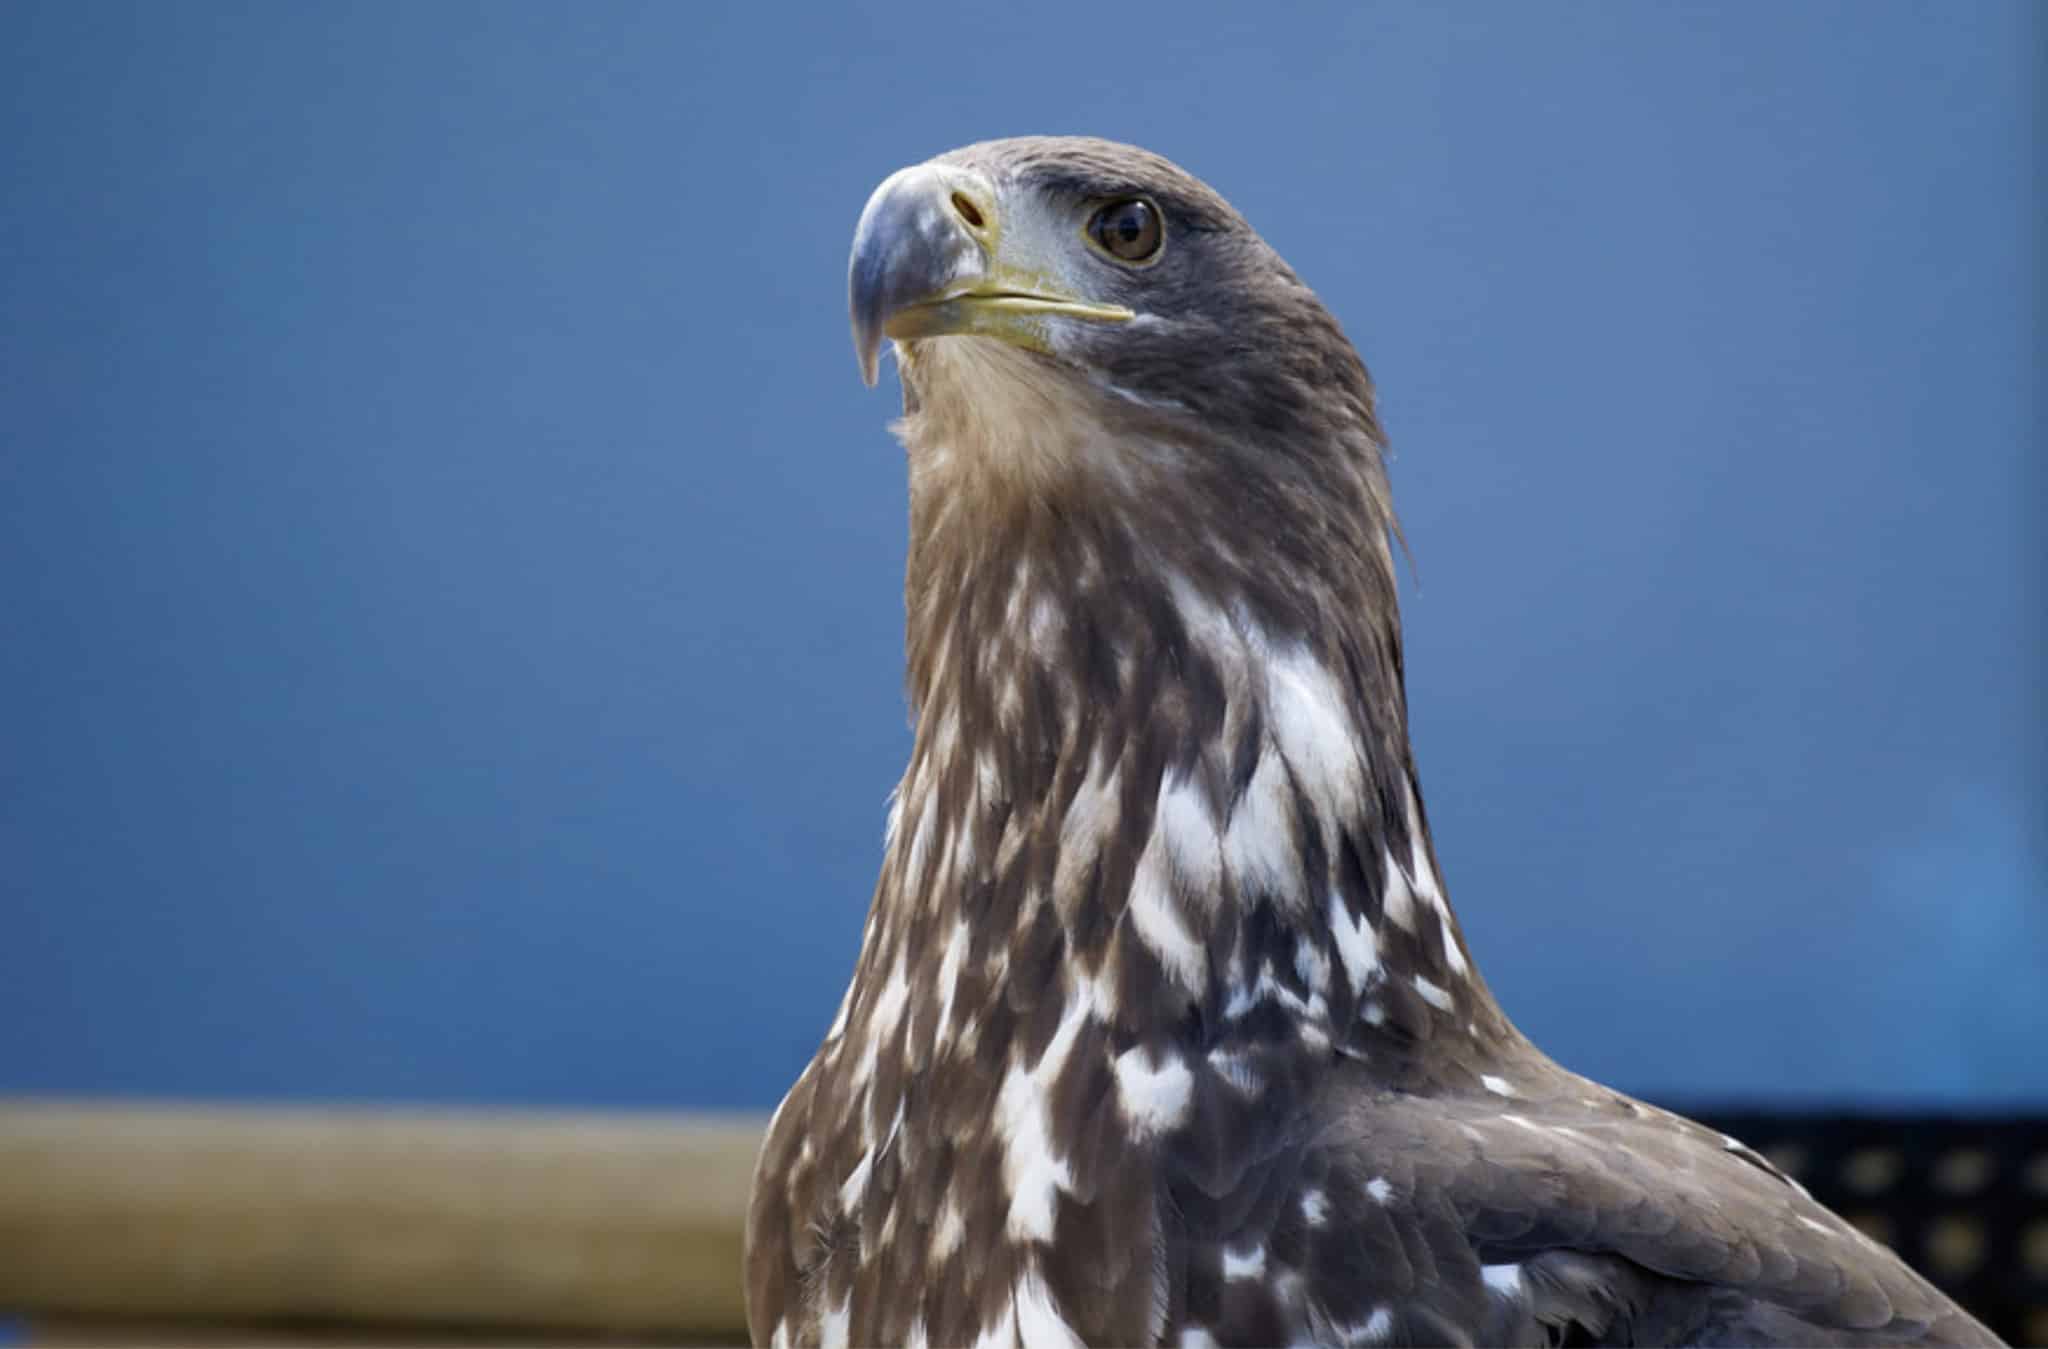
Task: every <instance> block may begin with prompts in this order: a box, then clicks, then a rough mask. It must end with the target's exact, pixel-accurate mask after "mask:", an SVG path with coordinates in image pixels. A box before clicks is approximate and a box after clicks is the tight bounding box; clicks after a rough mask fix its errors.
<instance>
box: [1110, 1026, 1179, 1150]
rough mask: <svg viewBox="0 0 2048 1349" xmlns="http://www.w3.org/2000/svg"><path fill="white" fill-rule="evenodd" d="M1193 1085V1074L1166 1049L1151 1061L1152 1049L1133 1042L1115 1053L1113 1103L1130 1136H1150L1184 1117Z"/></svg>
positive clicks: (1174, 1125)
mask: <svg viewBox="0 0 2048 1349" xmlns="http://www.w3.org/2000/svg"><path fill="white" fill-rule="evenodd" d="M1194 1085H1195V1078H1194V1074H1193V1073H1190V1072H1189V1071H1188V1065H1187V1060H1185V1059H1183V1058H1182V1057H1181V1056H1180V1055H1179V1054H1175V1053H1171V1052H1169V1053H1168V1054H1167V1055H1166V1058H1165V1061H1164V1062H1162V1063H1157V1064H1155V1063H1154V1061H1153V1056H1152V1052H1151V1051H1150V1050H1149V1049H1146V1048H1144V1047H1143V1046H1137V1047H1134V1048H1131V1049H1127V1050H1125V1051H1124V1052H1123V1053H1121V1054H1119V1055H1117V1057H1116V1096H1117V1105H1118V1106H1119V1107H1120V1108H1121V1109H1122V1110H1123V1114H1124V1118H1125V1119H1126V1120H1128V1121H1129V1122H1130V1126H1131V1135H1132V1137H1133V1138H1134V1139H1137V1140H1140V1141H1142V1140H1144V1139H1148V1138H1152V1137H1154V1136H1156V1135H1158V1134H1160V1133H1162V1132H1164V1131H1166V1130H1168V1129H1171V1128H1174V1127H1176V1126H1177V1125H1179V1124H1180V1123H1181V1122H1182V1121H1183V1120H1185V1119H1186V1118H1187V1115H1188V1103H1189V1100H1190V1098H1191V1097H1192V1095H1193V1092H1194Z"/></svg>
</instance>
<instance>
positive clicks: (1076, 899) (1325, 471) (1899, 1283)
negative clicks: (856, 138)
mask: <svg viewBox="0 0 2048 1349" xmlns="http://www.w3.org/2000/svg"><path fill="white" fill-rule="evenodd" d="M1133 201H1136V202H1139V203H1140V204H1141V205H1140V206H1139V207H1131V206H1130V205H1129V203H1131V202H1133ZM1105 210H1110V211H1113V212H1120V214H1117V215H1115V217H1114V218H1113V219H1110V220H1109V222H1108V225H1107V226H1105V224H1104V219H1105V217H1104V215H1103V212H1104V211H1105ZM1150 224H1156V225H1157V226H1159V229H1158V232H1157V239H1156V242H1157V247H1156V250H1154V251H1147V246H1148V244H1150V243H1152V242H1153V240H1152V236H1150V235H1149V234H1148V233H1147V229H1148V227H1149V225H1150ZM851 292H852V296H851V298H852V310H853V320H854V328H855V337H856V344H857V346H858V347H859V348H860V354H861V358H862V362H863V366H864V370H865V372H866V373H867V374H868V375H869V377H870V378H872V376H873V371H874V361H875V356H876V353H877V349H878V348H879V346H880V344H881V342H882V341H883V339H884V337H885V336H886V337H892V338H895V339H896V352H897V357H898V361H899V364H900V368H901V372H902V379H903V386H904V417H903V420H902V422H901V423H900V424H899V426H898V431H899V434H900V435H901V437H902V440H903V442H904V445H905V446H906V448H907V450H908V455H909V466H910V506H911V520H910V528H911V546H910V561H909V574H908V584H907V609H908V657H909V685H910V695H911V700H912V704H913V707H914V710H915V713H916V727H917V729H916V740H915V745H914V748H913V749H912V752H911V758H910V764H909V767H908V770H907V771H906V773H905V775H904V778H903V781H902V784H901V786H900V787H899V789H898V792H897V795H896V798H895V803H894V806H893V808H892V810H891V812H890V817H889V824H888V832H887V855H886V858H885V860H884V862H883V867H882V875H881V879H880V883H879V885H878V886H877V889H876V893H875V898H874V903H873V907H872V910H871V912H870V914H869V917H868V921H867V926H866V929H865V933H864V936H863V940H862V945H861V951H860V955H859V959H858V963H857V965H856V967H855V970H854V975H853V979H852V982H851V985H850V986H849V987H848V989H847V991H846V996H845V999H844V1001H843V1002H842V1004H841V1006H840V1010H839V1013H838V1016H837V1018H836V1019H835V1020H834V1022H833V1024H832V1027H831V1029H830V1031H829V1032H828V1034H827V1036H826V1038H825V1041H824V1044H823V1045H822V1046H821V1047H820V1049H819V1050H818V1053H817V1056H816V1057H815V1058H814V1059H813V1060H812V1062H811V1064H810V1066H809V1067H808V1068H807V1069H805V1071H804V1073H803V1075H802V1076H801V1078H799V1079H798V1081H797V1083H796V1085H795V1086H794V1087H793V1088H792V1089H791V1091H790V1093H789V1095H788V1097H787V1098H786V1099H785V1100H784V1102H783V1103H782V1106H781V1108H780V1109H779V1110H778V1112H777V1114H776V1117H775V1120H774V1123H773V1125H772V1126H771V1128H770V1131H769V1136H768V1139H767V1142H766V1145H765V1147H764V1150H763V1152H762V1155H761V1161H760V1166H759V1172H758V1175H757V1178H756V1181H755V1191H754V1198H753V1204H752V1208H751V1212H750V1215H749V1222H748V1235H747V1293H748V1315H749V1319H750V1324H751V1330H752V1334H753V1337H754V1339H755V1341H756V1342H757V1343H760V1344H777V1345H780V1344H785V1343H788V1344H799V1343H824V1344H848V1343H852V1344H932V1345H954V1344H968V1343H987V1344H1010V1343H1012V1342H1022V1343H1025V1344H1032V1345H1038V1344H1074V1343H1088V1344H1118V1345H1132V1344H1158V1343H1179V1344H1212V1343H1215V1344H1281V1343H1290V1342H1302V1341H1309V1342H1317V1343H1328V1344H1392V1343H1431V1344H1453V1343H1479V1344H1557V1343H1583V1344H1592V1343H1617V1344H1619V1343H1653V1342H1654V1343H1667V1342H1668V1343H1700V1344H1709V1343H1714V1344H1718V1343H1744V1344H1754V1343H1764V1342H1781V1341H1782V1342H1792V1343H1801V1344H1822V1343H1848V1342H1855V1343H1989V1342H1991V1339H1990V1336H1989V1334H1988V1333H1987V1332H1986V1331H1985V1330H1984V1329H1983V1327H1982V1326H1980V1325H1979V1324H1977V1323H1976V1322H1975V1321H1973V1320H1972V1319H1970V1318H1969V1317H1968V1316H1967V1315H1966V1314H1965V1313H1963V1312H1962V1311H1961V1310H1959V1309H1958V1308H1957V1307H1955V1306H1954V1305H1953V1304H1952V1303H1950V1302H1949V1301H1948V1300H1947V1299H1945V1298H1944V1297H1942V1296H1941V1295H1940V1294H1939V1293H1937V1292H1936V1291H1935V1290H1934V1289H1932V1288H1931V1287H1930V1286H1929V1285H1928V1284H1927V1283H1925V1282H1924V1281H1923V1280H1921V1279H1920V1278H1919V1277H1918V1276H1917V1275H1915V1274H1914V1273H1913V1272H1911V1271H1910V1270H1909V1269H1907V1267H1906V1266H1905V1265H1904V1264H1902V1263H1901V1262H1900V1261H1899V1260H1898V1259H1897V1258H1895V1257H1894V1256H1892V1255H1891V1254H1890V1253H1889V1252H1887V1251H1885V1250H1884V1249H1882V1248H1881V1247H1879V1246H1877V1245H1876V1244H1874V1243H1872V1242H1871V1241H1869V1240H1868V1239H1867V1238H1865V1237H1864V1236H1862V1235H1861V1234H1859V1233H1858V1232H1857V1231H1856V1230H1855V1229H1854V1228H1852V1227H1851V1226H1849V1225H1848V1224H1846V1223H1844V1222H1843V1221H1842V1220H1840V1219H1839V1218H1837V1217H1836V1216H1834V1215H1833V1214H1831V1213H1829V1212H1828V1211H1826V1210H1825V1209H1823V1208H1821V1207H1820V1206H1819V1205H1817V1204H1815V1203H1814V1202H1813V1201H1812V1200H1810V1199H1809V1198H1808V1197H1807V1196H1806V1195H1805V1193H1804V1192H1803V1191H1802V1190H1800V1188H1799V1187H1798V1186H1797V1185H1795V1184H1794V1183H1793V1182H1791V1181H1790V1180H1788V1179H1787V1178H1785V1177H1784V1176H1783V1175H1781V1174H1780V1173H1779V1172H1777V1171H1776V1170H1774V1169H1773V1168H1772V1167H1771V1165H1770V1164H1769V1163H1768V1162H1767V1161H1765V1160H1764V1159H1763V1158H1761V1157H1759V1156H1758V1155H1757V1154H1756V1153H1754V1152H1752V1151H1750V1150H1749V1149H1747V1148H1745V1147H1743V1146H1742V1145H1741V1144H1739V1143H1737V1142H1735V1141H1734V1140H1732V1139H1728V1138H1725V1137H1723V1136H1721V1135H1719V1134H1716V1133H1714V1132H1711V1131H1709V1130H1707V1129H1704V1128H1702V1127H1700V1126H1698V1125H1695V1124H1693V1123H1690V1122H1688V1121H1686V1120H1683V1119H1680V1118H1678V1117H1676V1116H1673V1115H1670V1114H1667V1113H1665V1112H1663V1111H1660V1110H1656V1109H1653V1108H1651V1107H1649V1106H1645V1105H1642V1104H1639V1103H1637V1102H1635V1101H1632V1100H1629V1099H1628V1098H1626V1097H1623V1096H1620V1095H1618V1094H1616V1093H1615V1092H1612V1091H1610V1090H1608V1089H1606V1088H1604V1087H1601V1086H1598V1085H1596V1084H1594V1083H1592V1082H1589V1081H1587V1080H1585V1079H1583V1078H1580V1077H1577V1076H1575V1075H1574V1074H1572V1073H1569V1072H1567V1071H1565V1070H1564V1069H1562V1068H1560V1067H1559V1066H1557V1065H1556V1064H1555V1063H1553V1062H1551V1061H1550V1060H1549V1059H1548V1058H1546V1057H1545V1056H1544V1055H1543V1054H1542V1053H1540V1052H1539V1051H1538V1050H1536V1049H1535V1048H1534V1047H1533V1046H1532V1045H1530V1044H1529V1042H1528V1041H1526V1040H1525V1039H1523V1038H1522V1036H1521V1035H1520V1034H1519V1033H1518V1032H1517V1031H1516V1030H1515V1028H1514V1027H1513V1026H1512V1025H1511V1024H1510V1023H1509V1022H1508V1020H1507V1018H1506V1017H1505V1016H1504V1015H1503V1014H1502V1012H1501V1010H1500V1008H1499V1007H1498V1006H1497V1005H1496V1003H1495V1002H1494V999H1493V997H1492V995H1491V994H1490V993H1489V992H1488V991H1487V987H1486V985H1485V983H1484V981H1483V980H1482V979H1481V978H1480V976H1479V972H1478V970H1477V969H1476V968H1475V966H1474V964H1473V962H1472V959H1471V956H1470V953H1469V952H1468V950H1467V949H1466V946H1465V943H1464V940H1463V938H1462V936H1461V934H1460V932H1459V928H1458V923H1457V919H1456V918H1455V916H1454V915H1453V914H1452V912H1451V909H1450V906H1449V903H1448V902H1447V900H1446V899H1445V896H1444V888H1443V885H1442V882H1441V880H1440V876H1439V871H1438V868H1437V864H1436V858H1435V854H1434V851H1433V849H1432V847H1431V844H1430V838H1429V828H1428V823H1427V820H1426V817H1425V816H1424V813H1423V807H1422V798H1421V793H1420V790H1419V787H1418V785H1417V779H1416V774H1415V768H1414V764H1413V761H1412V758H1411V755H1410V751H1409V743H1408V725H1407V707H1406V697H1405V693H1404V691H1403V684H1402V666H1401V635H1400V623H1399V617H1398V613H1397V608H1396V592H1395V574H1394V567H1393V559H1392V555H1391V550H1390V546H1389V538H1390V534H1391V533H1392V530H1393V527H1394V526H1393V515H1392V511H1391V508H1390V505H1389V500H1388V490H1387V483H1386V477H1385V473H1384V470H1383V467H1382V464H1381V448H1382V443H1383V442H1382V436H1381V432H1380V427H1379V424H1378V422H1377V420H1376V417H1375V414H1374V406H1373V389H1372V384H1371V382H1370V380H1369V379H1368V377H1367V375H1366V371H1365V368H1364V366H1363V365H1362V364H1361V363H1360V361H1359V359H1358V356H1357V354H1356V353H1355V352H1354V351H1353V349H1352V347H1351V345H1350V343H1349V342H1348V341H1347V340H1346V339H1345V337H1344V334H1343V332H1342V330H1341V329H1340V328H1339V327H1338V325H1337V322H1336V320H1335V319H1333V318H1332V317H1331V316H1330V314H1329V313H1328V312H1327V311H1326V310H1325V309H1324V308H1323V306H1322V305H1321V303H1320V302H1318V300H1317V299H1316V297H1315V295H1314V294H1313V293H1312V292H1311V291H1310V290H1309V289H1308V288H1307V287H1306V286H1305V285H1303V284H1302V282H1301V281H1300V280H1299V279H1297V278H1296V277H1295V275H1294V273H1293V272H1291V271H1290V270H1288V268H1287V266H1286V265H1285V264H1284V263H1283V262H1281V260H1280V259H1279V258H1278V257H1277V256H1276V255H1275V254H1274V253H1273V252H1272V250H1271V249H1269V248H1268V247H1267V246H1266V245H1265V243H1264V242H1262V241H1261V240H1260V238H1259V237H1258V235H1257V234H1255V233H1254V232H1253V231H1252V230H1251V228H1250V227H1249V226H1247V225H1246V224H1245V222H1244V221H1243V220H1242V219H1241V218H1240V217H1239V216H1238V215H1237V213H1236V212H1235V211H1233V210H1232V209H1231V208H1230V206H1229V205H1228V204H1226V203H1225V202H1224V201H1223V200H1222V198H1220V197H1219V196H1217V195H1216V194H1215V193H1214V192H1213V191H1211V190H1210V189H1209V188H1208V187H1206V186H1204V185H1203V184H1202V183H1200V182H1198V181H1197V180H1195V179H1194V178H1192V177H1190V176H1189V175H1187V174H1185V173H1183V172H1182V171H1180V170H1179V169H1177V168H1175V167H1174V166H1173V165H1171V164H1169V163H1168V162H1166V161H1165V160H1163V159H1160V158H1158V157H1157V156H1154V155H1151V154H1148V153H1145V152H1143V151H1140V150H1136V149H1132V148H1130V147H1126V146H1120V145H1114V144H1110V143H1107V142H1103V141H1095V140H1079V139H1049V138H1032V139H1023V140H1010V141H997V142H990V143H986V144H981V145H975V146H970V147H968V148H966V149H963V150H959V151H956V152H954V153H952V154H949V155H946V156H943V157H942V158H940V159H938V160H935V161H932V162H931V163H930V164H926V165H921V166H918V167H917V168H914V169H910V170H905V171H904V172H902V173H899V174H897V175H896V176H894V177H892V178H891V179H890V180H889V181H888V182H886V183H884V184H883V186H882V187H881V188H880V189H878V190H877V191H876V193H875V195H874V197H873V198H872V199H871V201H870V202H869V204H868V207H867V210H866V212H865V214H864V215H863V217H862V220H861V224H860V228H859V231H858V233H857V235H856V239H855V245H854V255H853V261H852V268H851Z"/></svg>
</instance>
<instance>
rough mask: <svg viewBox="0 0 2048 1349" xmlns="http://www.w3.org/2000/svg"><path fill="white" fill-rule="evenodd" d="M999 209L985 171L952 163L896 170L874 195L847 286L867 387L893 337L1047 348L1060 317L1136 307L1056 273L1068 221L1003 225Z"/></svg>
mask: <svg viewBox="0 0 2048 1349" xmlns="http://www.w3.org/2000/svg"><path fill="white" fill-rule="evenodd" d="M1000 211H1001V205H1000V203H999V201H998V196H997V193H996V191H995V190H994V188H993V187H992V186H991V184H990V183H989V182H988V180H987V179H985V178H983V177H982V176H981V175H980V174H978V173H975V172H973V171H971V170H968V169H963V168H957V167H954V166H952V165H944V164H920V165H918V166H916V167H915V168H908V169H903V170H900V171H898V172H896V173H894V174H891V175H890V176H889V177H888V179H886V180H885V181H884V182H883V183H882V185H881V186H880V187H878V188H876V189H875V194H874V195H873V196H871V197H869V198H868V204H867V209H866V210H863V211H862V212H861V213H860V224H859V225H858V226H857V227H855V229H854V232H853V256H852V258H851V259H850V260H849V262H848V263H847V269H846V293H847V310H848V315H849V317H850V319H851V320H852V324H853V352H854V356H855V357H856V358H857V359H858V360H859V362H860V377H861V379H862V380H863V381H864V382H866V383H867V384H868V385H869V387H873V385H874V382H875V372H876V367H877V364H878V363H879V361H880V359H881V353H882V339H883V338H885V337H886V338H894V339H896V340H897V341H910V340H913V339H916V338H924V337H952V336H963V335H964V336H973V337H993V338H996V339H998V340H1000V341H1004V342H1009V343H1011V344H1012V345H1015V346H1020V347H1025V348H1027V349H1029V350H1032V351H1049V350H1050V349H1051V347H1050V342H1051V337H1050V330H1051V326H1052V322H1053V320H1055V319H1057V318H1070V319H1082V320H1086V321H1089V322H1094V323H1120V322H1123V321H1125V320H1127V319H1129V318H1130V317H1131V311H1130V310H1128V309H1126V308H1124V307H1123V306H1122V305H1113V304H1098V303H1095V302H1093V301H1090V300H1086V299H1083V298H1081V297H1080V296H1077V295H1075V294H1073V293H1071V290H1070V289H1068V288H1065V287H1063V286H1061V284H1060V283H1059V282H1058V281H1057V280H1056V279H1055V278H1056V276H1057V275H1058V271H1059V270H1062V267H1061V264H1062V263H1063V262H1064V261H1065V259H1062V258H1060V257H1058V256H1051V255H1052V254H1054V253H1056V252H1057V251H1058V248H1059V244H1058V243H1057V242H1054V240H1057V236H1058V235H1060V234H1062V233H1064V231H1057V230H1055V231H1045V230H1041V229H1005V227H1004V221H1003V219H1002V216H1001V214H1000ZM1020 223H1021V222H1020ZM1048 235H1050V236H1051V237H1050V238H1048ZM1034 238H1035V239H1037V240H1038V241H1039V244H1038V246H1033V245H1032V244H1031V242H1030V240H1031V239H1034ZM1072 242H1075V243H1078V242H1079V235H1078V232H1076V233H1075V234H1074V238H1073V240H1072ZM1034 255H1037V256H1034Z"/></svg>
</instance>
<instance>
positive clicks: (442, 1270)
mask: <svg viewBox="0 0 2048 1349" xmlns="http://www.w3.org/2000/svg"><path fill="white" fill-rule="evenodd" d="M763 1127H764V1123H763V1121H762V1120H760V1119H758V1118H752V1117H743V1116H728V1117H716V1116H691V1115H652V1114H650V1115H623V1114H606V1115H596V1114H592V1115H580V1114H538V1113H532V1114H529V1113H523V1112H513V1111H492V1112H488V1113H485V1112H470V1111H440V1110H418V1109H391V1110H368V1109H357V1108H346V1109H344V1108H334V1109H324V1108H249V1107H238V1106H212V1105H206V1106H200V1105H190V1106H187V1105H156V1104H148V1105H144V1104H133V1103H125V1102H123V1103H84V1102H76V1101H53V1100H37V1099H24V1098H7V1097H0V1309H5V1310H8V1311H15V1312H31V1313H35V1312H41V1313H51V1312H57V1313H71V1314H90V1315H94V1316H123V1317H156V1318H190V1319H210V1320H260V1319H318V1320H333V1321H347V1322H360V1323H367V1324H395V1325H404V1324H411V1325H444V1326H484V1327H491V1326H496V1327H508V1328H512V1327H534V1328H548V1329H560V1330H579V1329H580V1330H597V1331H607V1332H615V1333H631V1332H641V1333H645V1332H650V1331H661V1332H676V1333H682V1334H686V1335H691V1336H735V1337H738V1338H741V1339H743V1338H744V1336H745V1327H746V1317H745V1309H744V1305H743V1303H742V1300H741V1292H740V1288H741V1285H740V1237H741V1231H742V1226H743V1223H744V1220H745V1214H746V1198H747V1189H748V1184H749V1181H750V1179H751V1177H752V1174H753V1167H754V1155H755V1152H756V1150H757V1148H758V1147H759V1144H760V1138H761V1134H762V1130H763Z"/></svg>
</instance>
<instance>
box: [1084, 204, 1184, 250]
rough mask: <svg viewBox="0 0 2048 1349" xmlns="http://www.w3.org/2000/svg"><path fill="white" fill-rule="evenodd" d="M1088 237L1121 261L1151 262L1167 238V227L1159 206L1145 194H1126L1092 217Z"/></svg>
mask: <svg viewBox="0 0 2048 1349" xmlns="http://www.w3.org/2000/svg"><path fill="white" fill-rule="evenodd" d="M1088 238H1089V240H1090V241H1091V242H1092V243H1094V245H1095V246H1096V247H1097V248H1099V249H1101V250H1102V251H1103V252H1105V253H1107V254H1109V255H1110V256H1111V257H1113V258H1115V259H1116V260H1117V261H1118V262H1150V261H1151V260H1152V259H1153V258H1155V257H1157V256H1158V255H1159V246H1160V245H1161V244H1163V243H1164V242H1166V231H1165V229H1164V228H1163V227H1162V226H1161V225H1160V223H1159V208H1158V207H1156V206H1154V205H1153V204H1152V203H1151V202H1149V201H1146V200H1145V199H1144V198H1143V197H1125V198H1124V199H1123V200H1121V201H1113V202H1111V203H1110V204H1109V205H1107V206H1105V207H1103V208H1102V209H1101V210H1099V211H1097V212H1096V213H1095V214H1094V215H1093V216H1092V217H1090V218H1089V221H1088Z"/></svg>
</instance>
